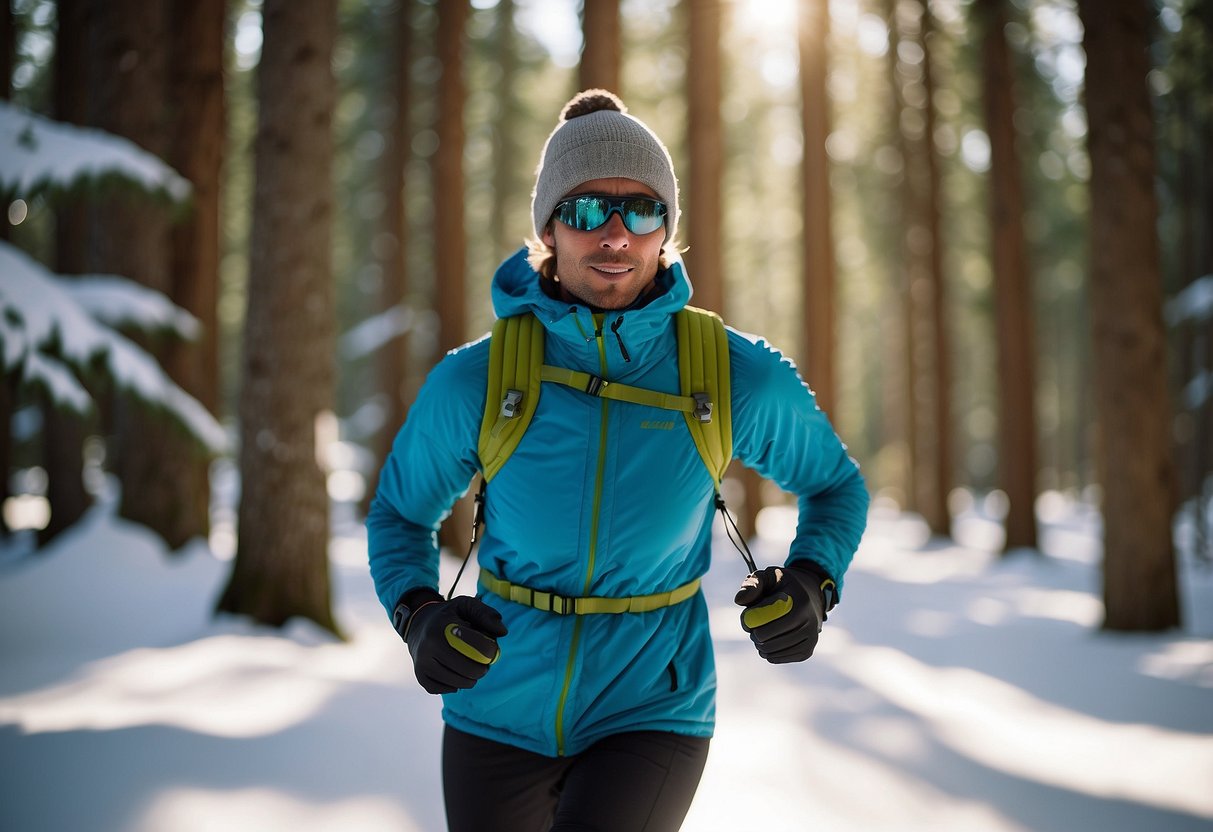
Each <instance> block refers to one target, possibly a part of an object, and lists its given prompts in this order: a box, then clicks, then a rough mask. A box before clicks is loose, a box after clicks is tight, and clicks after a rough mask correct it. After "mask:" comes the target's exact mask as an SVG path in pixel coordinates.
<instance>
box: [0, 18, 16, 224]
mask: <svg viewBox="0 0 1213 832" xmlns="http://www.w3.org/2000/svg"><path fill="white" fill-rule="evenodd" d="M16 29H17V27H16V26H15V24H14V21H13V4H12V2H11V0H10V2H6V3H5V4H4V8H3V9H0V100H3V101H8V100H9V99H10V98H12V96H13V56H14V55H16V35H17V31H16ZM0 226H3V227H4V228H5V229H6V230H7V228H8V222H7V221H5V222H0Z"/></svg>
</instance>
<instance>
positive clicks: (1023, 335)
mask: <svg viewBox="0 0 1213 832" xmlns="http://www.w3.org/2000/svg"><path fill="white" fill-rule="evenodd" d="M1003 2H1004V0H981V2H980V5H979V10H980V13H981V15H982V18H983V20H982V23H983V24H984V31H983V33H982V80H983V100H984V104H985V119H986V132H987V133H988V134H989V137H990V209H989V210H990V241H991V262H992V264H993V270H994V298H995V310H994V317H995V320H996V322H997V330H998V391H999V409H998V428H999V450H998V464H999V479H1000V480H1001V482H1000V485H1001V486H1002V488H1003V490H1004V491H1006V494H1007V498H1008V502H1009V510H1008V513H1007V520H1006V543H1005V546H1004V551H1005V552H1009V551H1011V550H1013V549H1022V548H1027V549H1035V548H1036V508H1035V507H1036V384H1035V377H1036V373H1035V349H1034V346H1033V345H1034V343H1035V339H1034V338H1033V335H1032V318H1033V316H1032V286H1031V276H1030V275H1029V274H1028V257H1027V245H1026V243H1025V241H1024V231H1023V216H1024V214H1025V205H1024V195H1023V174H1022V171H1021V169H1020V164H1019V154H1018V152H1017V151H1016V147H1015V144H1016V142H1015V123H1014V117H1015V83H1014V77H1013V73H1012V71H1011V53H1010V50H1009V49H1008V48H1007V40H1006V37H1005V35H1004V34H1003V29H1004V28H1005V26H1006V13H1005V9H1004V6H1003Z"/></svg>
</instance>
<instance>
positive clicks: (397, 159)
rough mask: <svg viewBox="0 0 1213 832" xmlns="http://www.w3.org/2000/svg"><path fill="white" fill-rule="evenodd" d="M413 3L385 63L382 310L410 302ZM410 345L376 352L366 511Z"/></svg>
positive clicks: (397, 411) (393, 422)
mask: <svg viewBox="0 0 1213 832" xmlns="http://www.w3.org/2000/svg"><path fill="white" fill-rule="evenodd" d="M413 5H414V4H413V3H412V2H411V0H401V2H400V4H399V6H398V7H397V9H396V25H395V43H394V46H393V49H394V54H393V56H392V57H393V60H391V61H390V63H389V65H390V66H392V68H393V78H392V83H391V87H390V90H391V92H390V94H391V95H392V97H393V99H394V101H393V102H392V117H391V119H390V120H389V121H388V124H387V126H386V127H385V130H384V134H385V135H384V139H385V141H384V148H383V156H382V160H383V181H384V208H383V216H382V218H381V219H382V223H383V231H382V233H381V235H380V239H382V240H385V241H386V243H385V244H384V245H383V246H381V247H378V248H377V251H379V252H380V255H379V266H380V268H381V269H382V274H383V283H382V284H381V288H380V296H379V303H380V307H381V308H382V309H391V308H393V307H396V306H402V305H404V304H405V303H407V301H408V291H409V280H408V268H407V260H406V258H405V252H406V245H407V241H408V226H407V224H406V221H405V206H404V192H405V185H406V180H405V175H406V171H407V169H408V160H409V147H410V141H409V136H410V132H409V106H410V96H409V83H410V79H411V73H410V71H409V67H410V64H411V63H412V40H413ZM408 346H409V334H408V333H407V332H403V333H401V334H400V335H398V336H396V337H395V338H393V339H392V340H390V341H389V342H388V343H386V344H384V345H383V347H382V348H381V349H380V350H379V354H378V355H377V356H376V360H375V372H376V374H377V376H378V378H379V383H378V385H377V389H378V390H379V393H380V395H382V396H383V397H384V402H385V405H386V407H385V410H384V421H383V426H382V427H381V428H380V429H379V431H378V433H377V434H376V436H375V438H374V447H373V451H374V453H375V457H376V465H375V466H374V471H375V472H376V473H374V474H372V477H373V479H372V481H371V482H369V483H368V486H369V487H368V488H367V491H366V498H365V501H364V504H363V508H364V510H366V509H369V508H370V499H371V497H372V496H373V495H374V492H375V489H376V488H377V487H378V477H379V475H378V471H379V470H380V469H381V468H382V467H383V463H384V462H385V461H386V460H387V457H388V453H389V452H390V451H391V450H392V441H393V439H394V438H395V436H396V432H397V431H398V430H399V429H400V426H401V425H402V424H404V418H405V416H406V415H407V413H408V405H409V400H410V392H411V391H410V390H409V388H408Z"/></svg>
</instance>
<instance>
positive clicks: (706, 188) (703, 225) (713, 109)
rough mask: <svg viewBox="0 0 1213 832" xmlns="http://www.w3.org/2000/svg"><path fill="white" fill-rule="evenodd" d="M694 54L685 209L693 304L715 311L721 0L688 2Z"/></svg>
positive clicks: (720, 299)
mask: <svg viewBox="0 0 1213 832" xmlns="http://www.w3.org/2000/svg"><path fill="white" fill-rule="evenodd" d="M688 5H689V9H688V11H689V14H688V22H689V26H688V29H689V40H690V54H689V59H688V63H687V66H688V72H687V104H688V113H687V115H688V119H687V121H688V127H687V144H688V146H689V149H690V182H689V185H690V187H689V188H688V197H689V198H688V199H686V203H687V206H688V209H689V210H687V212H686V226H685V227H686V229H687V237H688V239H687V241H686V242H687V243H688V244H689V246H690V248H689V249H688V250H687V255H686V259H687V270H688V272H689V273H690V275H691V280H692V282H693V284H694V287H695V296H694V301H693V302H694V304H695V305H696V306H699V307H702V308H704V309H710V310H712V311H713V312H718V313H722V314H723V312H724V308H725V299H724V277H723V269H722V265H723V260H724V246H723V245H722V234H723V231H722V216H721V215H722V211H723V208H722V203H721V188H722V186H723V175H724V130H723V127H722V123H721V117H720V99H721V92H720V85H721V81H720V0H690V3H689V4H688Z"/></svg>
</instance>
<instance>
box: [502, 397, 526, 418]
mask: <svg viewBox="0 0 1213 832" xmlns="http://www.w3.org/2000/svg"><path fill="white" fill-rule="evenodd" d="M521 406H522V391H521V390H506V391H505V396H504V397H502V399H501V417H502V418H503V419H513V418H514V417H515V416H517V415H518V413H519V410H518V409H519V408H520V407H521Z"/></svg>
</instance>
